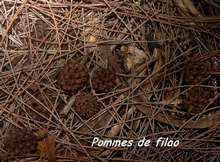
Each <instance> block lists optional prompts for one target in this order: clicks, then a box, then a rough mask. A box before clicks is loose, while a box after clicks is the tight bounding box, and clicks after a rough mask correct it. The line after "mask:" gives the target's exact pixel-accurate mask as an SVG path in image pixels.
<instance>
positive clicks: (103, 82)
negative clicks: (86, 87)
mask: <svg viewBox="0 0 220 162" xmlns="http://www.w3.org/2000/svg"><path fill="white" fill-rule="evenodd" d="M114 86H116V75H115V73H114V72H113V71H111V70H109V69H103V68H99V69H97V70H96V71H94V73H93V76H92V87H93V89H94V90H95V91H97V92H108V91H110V90H111V89H112V88H114Z"/></svg>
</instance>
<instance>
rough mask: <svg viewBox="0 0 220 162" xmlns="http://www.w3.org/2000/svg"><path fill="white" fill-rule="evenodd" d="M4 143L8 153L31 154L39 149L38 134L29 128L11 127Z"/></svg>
mask: <svg viewBox="0 0 220 162" xmlns="http://www.w3.org/2000/svg"><path fill="white" fill-rule="evenodd" d="M3 144H4V148H5V150H6V151H7V153H8V154H11V155H26V154H31V153H35V152H36V151H37V136H36V135H35V134H34V133H33V132H32V131H31V130H29V129H19V128H15V127H11V128H10V129H9V130H8V131H7V132H6V136H5V139H4V141H3Z"/></svg>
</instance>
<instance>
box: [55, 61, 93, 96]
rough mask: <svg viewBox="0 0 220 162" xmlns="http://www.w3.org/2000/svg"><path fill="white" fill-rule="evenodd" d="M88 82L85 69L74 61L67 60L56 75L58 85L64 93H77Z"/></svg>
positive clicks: (87, 74)
mask: <svg viewBox="0 0 220 162" xmlns="http://www.w3.org/2000/svg"><path fill="white" fill-rule="evenodd" d="M88 80H89V73H88V70H87V68H86V67H85V66H84V65H83V64H80V63H79V62H77V61H75V60H69V61H68V62H67V63H66V64H65V65H64V68H63V69H62V70H61V71H60V73H59V75H58V85H59V86H60V87H61V88H62V89H63V90H64V91H66V92H73V93H75V92H77V91H78V90H79V89H82V88H83V87H84V86H85V85H86V84H87V83H88Z"/></svg>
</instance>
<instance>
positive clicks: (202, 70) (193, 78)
mask: <svg viewBox="0 0 220 162" xmlns="http://www.w3.org/2000/svg"><path fill="white" fill-rule="evenodd" d="M210 68H211V67H210V64H209V63H208V62H199V61H197V62H190V63H189V64H187V67H186V73H185V81H186V82H187V84H197V83H199V82H201V81H203V80H204V79H205V78H207V77H208V76H209V71H210Z"/></svg>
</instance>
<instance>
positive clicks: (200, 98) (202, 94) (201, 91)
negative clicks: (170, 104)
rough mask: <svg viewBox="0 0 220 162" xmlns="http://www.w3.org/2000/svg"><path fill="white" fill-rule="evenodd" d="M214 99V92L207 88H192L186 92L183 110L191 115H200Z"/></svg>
mask: <svg viewBox="0 0 220 162" xmlns="http://www.w3.org/2000/svg"><path fill="white" fill-rule="evenodd" d="M212 98H214V91H213V89H211V88H208V87H193V88H191V89H190V90H189V91H188V92H186V94H185V96H184V100H183V104H184V108H185V109H186V110H187V111H188V112H191V113H200V112H201V111H203V110H204V108H205V107H206V106H207V105H208V104H209V103H210V101H211V99H212Z"/></svg>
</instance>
